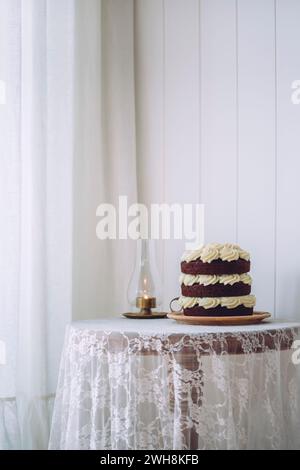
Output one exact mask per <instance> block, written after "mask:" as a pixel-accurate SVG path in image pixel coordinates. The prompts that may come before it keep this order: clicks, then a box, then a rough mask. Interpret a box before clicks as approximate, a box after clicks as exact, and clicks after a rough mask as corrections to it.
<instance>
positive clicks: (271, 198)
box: [0, 0, 300, 448]
mask: <svg viewBox="0 0 300 470" xmlns="http://www.w3.org/2000/svg"><path fill="white" fill-rule="evenodd" d="M299 20H300V2H298V1H297V0H276V1H274V0H264V1H261V0H226V1H224V0H188V1H186V0H136V1H133V0H102V1H101V2H100V1H99V0H88V1H83V0H0V80H4V81H5V82H6V85H7V103H6V105H4V106H3V105H0V183H1V184H0V210H1V230H0V320H1V321H0V339H2V340H5V341H6V345H7V358H8V359H7V364H6V365H5V366H0V447H1V446H2V447H6V448H8V447H23V448H30V447H45V446H46V445H47V438H48V427H49V423H48V422H47V419H48V411H47V410H48V407H49V406H51V400H52V398H51V396H52V394H53V393H54V391H55V386H56V378H57V368H58V362H59V357H60V353H61V345H62V341H63V335H64V329H65V325H66V323H67V322H68V321H70V320H71V319H72V318H73V319H79V318H95V317H99V316H103V315H107V314H111V315H118V314H119V312H120V311H121V310H123V309H125V308H126V288H127V283H128V280H129V275H130V271H131V269H132V267H133V252H134V246H133V243H132V242H126V241H121V242H111V243H106V242H105V243H104V242H102V243H101V242H100V241H98V240H97V239H96V236H95V229H96V223H97V219H96V215H95V214H96V207H97V206H98V204H99V203H101V202H116V201H117V197H118V196H119V194H127V195H128V196H129V202H130V201H134V200H135V199H136V196H137V195H138V197H139V199H140V200H141V201H143V202H147V203H150V202H185V203H188V202H204V203H205V205H206V241H220V242H224V241H227V242H230V241H233V242H235V241H237V242H238V243H240V244H241V245H242V246H243V247H244V248H245V249H248V250H249V251H251V253H252V261H253V270H252V273H253V277H254V280H255V282H254V287H253V290H254V291H255V293H256V295H257V298H258V307H259V308H261V309H264V310H269V311H271V312H272V313H274V315H276V316H277V318H279V317H280V318H285V319H292V318H293V319H299V316H300V314H299V309H298V304H299V300H300V299H299V297H300V294H299V292H300V291H299V289H298V286H299V282H300V274H299V265H300V263H299V261H300V255H299V252H298V240H299V235H300V223H299V218H298V216H297V215H298V211H297V209H298V202H299V200H300V197H299V184H298V173H299V165H300V164H299V161H300V160H299V156H298V154H299V150H300V149H299V147H300V141H299V137H298V135H299V133H298V123H299V120H300V106H298V107H297V106H295V105H292V104H291V100H290V95H291V83H292V81H293V80H295V79H297V78H298V79H299V73H300V55H299V50H298V48H299V46H298V44H299V40H300V37H299V36H300V29H299V27H298V25H299ZM183 245H184V243H183V242H177V241H168V242H165V243H162V244H161V247H160V251H159V260H160V266H161V269H162V274H163V282H164V301H165V308H167V306H168V303H169V300H170V298H172V297H174V296H175V295H177V294H178V292H179V286H178V274H179V259H180V256H181V253H182V250H183ZM16 403H18V413H17V408H16Z"/></svg>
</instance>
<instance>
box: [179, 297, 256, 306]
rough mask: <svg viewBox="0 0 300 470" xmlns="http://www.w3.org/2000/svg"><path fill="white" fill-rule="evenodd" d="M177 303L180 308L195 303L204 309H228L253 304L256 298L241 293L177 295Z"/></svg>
mask: <svg viewBox="0 0 300 470" xmlns="http://www.w3.org/2000/svg"><path fill="white" fill-rule="evenodd" d="M178 302H179V304H180V305H181V307H182V308H193V307H195V306H196V305H199V307H203V308H205V309H210V308H216V307H219V306H221V307H226V308H228V309H232V308H237V307H239V306H240V305H243V306H244V307H246V308H252V307H254V306H255V303H256V298H255V296H254V295H242V296H239V297H184V296H181V297H179V300H178Z"/></svg>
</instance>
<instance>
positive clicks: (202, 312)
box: [183, 305, 253, 317]
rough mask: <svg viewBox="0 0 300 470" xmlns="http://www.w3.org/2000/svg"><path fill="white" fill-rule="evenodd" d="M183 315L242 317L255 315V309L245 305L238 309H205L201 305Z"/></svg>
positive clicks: (186, 309) (185, 310) (186, 310)
mask: <svg viewBox="0 0 300 470" xmlns="http://www.w3.org/2000/svg"><path fill="white" fill-rule="evenodd" d="M183 314H184V315H186V316H194V317H233V316H234V317H240V316H246V315H252V314H253V308H247V307H244V306H243V305H240V306H239V307H236V308H226V307H221V306H218V307H215V308H209V309H205V308H204V307H200V306H199V305H195V307H192V308H185V309H183Z"/></svg>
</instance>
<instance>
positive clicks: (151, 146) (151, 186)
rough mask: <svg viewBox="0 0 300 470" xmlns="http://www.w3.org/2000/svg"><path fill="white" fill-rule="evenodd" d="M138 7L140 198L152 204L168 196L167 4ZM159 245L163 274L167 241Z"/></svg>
mask: <svg viewBox="0 0 300 470" xmlns="http://www.w3.org/2000/svg"><path fill="white" fill-rule="evenodd" d="M134 8H135V9H134V15H135V22H134V23H135V31H134V32H135V99H136V147H137V148H136V154H137V183H138V200H139V202H140V203H143V204H146V205H147V206H148V208H149V207H150V204H151V203H153V202H155V203H161V202H162V201H163V198H164V171H163V169H164V157H163V155H164V37H163V29H164V5H163V0H139V1H136V2H135V3H134ZM155 247H156V249H157V261H158V266H159V271H160V274H161V276H162V275H163V245H162V243H160V242H156V243H155Z"/></svg>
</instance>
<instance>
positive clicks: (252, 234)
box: [135, 0, 300, 320]
mask: <svg viewBox="0 0 300 470" xmlns="http://www.w3.org/2000/svg"><path fill="white" fill-rule="evenodd" d="M135 5H136V19H137V21H136V66H137V82H136V83H137V103H138V106H137V112H138V114H137V130H138V133H137V135H138V140H137V143H138V156H139V158H142V159H143V160H142V163H141V166H142V167H143V168H145V173H143V172H142V173H141V174H140V178H141V179H140V186H141V188H142V189H143V196H144V198H146V200H148V201H151V199H153V198H158V199H161V200H165V201H167V202H199V201H201V202H203V203H205V209H206V227H205V229H206V241H207V242H214V241H216V242H221V243H222V242H238V243H239V244H240V245H241V246H243V247H244V248H245V249H247V250H249V251H250V252H251V255H252V274H253V278H254V285H253V291H254V292H255V294H256V295H257V308H258V309H262V310H268V311H270V312H272V313H273V314H274V316H276V317H277V318H285V319H292V318H293V319H298V320H299V318H300V308H299V304H300V290H299V285H300V268H299V266H300V253H299V250H298V246H299V240H300V222H299V217H298V215H297V214H298V212H299V210H298V207H299V203H300V190H299V184H298V174H299V171H300V159H299V152H300V138H299V131H298V129H299V124H300V105H298V106H297V105H293V104H292V102H291V93H292V90H291V84H292V82H293V81H294V80H296V79H299V77H300V54H299V43H300V28H299V22H300V2H299V1H298V0H188V1H183V0H138V1H137V2H135ZM149 172H150V175H152V178H151V179H150V181H151V183H149V181H148V182H147V181H146V177H147V175H148V177H149ZM153 194H154V195H155V196H153ZM182 250H183V244H182V243H181V242H177V241H174V242H170V243H168V244H167V245H166V246H165V250H164V256H163V258H162V266H163V278H164V282H165V291H164V292H165V296H166V305H167V299H169V298H171V297H172V296H174V293H176V292H178V260H179V257H180V255H181V253H182Z"/></svg>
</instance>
